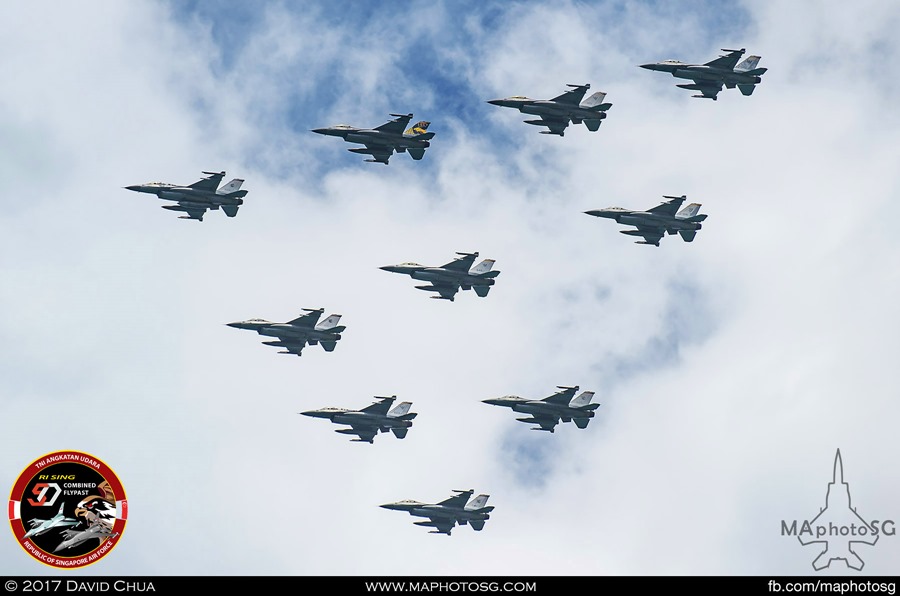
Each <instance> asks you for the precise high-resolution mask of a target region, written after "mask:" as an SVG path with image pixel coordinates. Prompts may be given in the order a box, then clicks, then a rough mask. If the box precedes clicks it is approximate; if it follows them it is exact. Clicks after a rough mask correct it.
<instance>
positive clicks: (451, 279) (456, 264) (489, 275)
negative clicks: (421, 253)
mask: <svg viewBox="0 0 900 596" xmlns="http://www.w3.org/2000/svg"><path fill="white" fill-rule="evenodd" d="M456 254H458V255H460V256H459V257H457V258H455V259H454V260H452V261H450V262H449V263H447V264H445V265H441V266H440V267H426V266H425V265H419V264H418V263H400V264H399V265H385V266H384V267H379V269H381V270H383V271H390V272H391V273H402V274H404V275H408V276H410V277H411V278H413V279H416V280H420V281H427V282H429V284H430V285H425V286H416V289H417V290H425V291H426V292H437V293H438V295H437V296H432V298H437V299H439V300H450V301H451V302H452V301H453V298H454V297H455V296H456V293H457V292H458V291H459V290H460V289H463V290H475V293H476V294H478V295H479V296H481V297H482V298H483V297H484V296H487V295H488V292H489V291H490V289H491V286H492V285H494V278H496V277H497V276H498V275H500V272H499V271H492V270H491V268H492V267H493V266H494V263H495V261H494V259H485V260H483V261H481V262H480V263H478V264H477V265H475V266H474V267H472V263H474V262H475V259H476V258H477V257H478V253H477V252H472V253H468V252H458V253H456Z"/></svg>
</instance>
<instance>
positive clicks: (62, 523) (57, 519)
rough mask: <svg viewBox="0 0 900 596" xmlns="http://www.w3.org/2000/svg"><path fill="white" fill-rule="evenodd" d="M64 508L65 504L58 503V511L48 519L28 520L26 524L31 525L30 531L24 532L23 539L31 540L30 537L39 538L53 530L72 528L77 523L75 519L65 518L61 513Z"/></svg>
mask: <svg viewBox="0 0 900 596" xmlns="http://www.w3.org/2000/svg"><path fill="white" fill-rule="evenodd" d="M65 506H66V504H65V503H60V505H59V511H58V512H57V513H56V515H54V516H53V517H51V518H50V519H32V520H28V523H29V524H31V529H30V530H28V531H27V532H25V536H23V538H31V537H32V536H40V535H41V534H44V533H46V532H49V531H50V530H53V529H55V528H68V527H69V526H74V525H75V524H77V523H79V522H78V520H77V519H72V518H71V517H66V516H65V514H64V513H63V508H64V507H65Z"/></svg>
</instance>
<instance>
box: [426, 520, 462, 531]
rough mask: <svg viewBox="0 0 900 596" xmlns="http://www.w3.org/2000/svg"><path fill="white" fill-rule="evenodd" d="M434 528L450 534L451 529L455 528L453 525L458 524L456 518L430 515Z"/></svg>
mask: <svg viewBox="0 0 900 596" xmlns="http://www.w3.org/2000/svg"><path fill="white" fill-rule="evenodd" d="M428 519H430V520H431V523H432V525H433V526H434V529H435V530H437V531H438V532H441V533H442V534H449V533H450V530H452V529H453V526H455V525H456V520H454V519H447V518H446V517H430V518H428Z"/></svg>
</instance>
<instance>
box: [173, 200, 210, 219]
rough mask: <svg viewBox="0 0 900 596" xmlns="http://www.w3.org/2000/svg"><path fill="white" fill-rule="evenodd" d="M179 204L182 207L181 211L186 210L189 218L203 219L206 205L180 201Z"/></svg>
mask: <svg viewBox="0 0 900 596" xmlns="http://www.w3.org/2000/svg"><path fill="white" fill-rule="evenodd" d="M178 206H179V207H181V209H180V210H179V211H184V212H185V213H186V214H187V219H199V220H202V219H203V215H204V214H205V213H206V207H199V206H198V205H197V204H196V203H188V204H185V203H178ZM182 219H183V218H182Z"/></svg>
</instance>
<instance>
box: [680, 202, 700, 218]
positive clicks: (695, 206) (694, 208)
mask: <svg viewBox="0 0 900 596" xmlns="http://www.w3.org/2000/svg"><path fill="white" fill-rule="evenodd" d="M698 211H700V203H691V204H690V205H688V206H687V207H685V208H684V209H682V210H681V211H679V212H678V213H676V214H675V217H683V218H688V217H694V216H695V215H697V212H698Z"/></svg>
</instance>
